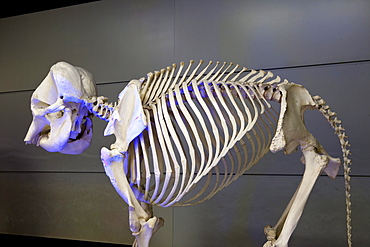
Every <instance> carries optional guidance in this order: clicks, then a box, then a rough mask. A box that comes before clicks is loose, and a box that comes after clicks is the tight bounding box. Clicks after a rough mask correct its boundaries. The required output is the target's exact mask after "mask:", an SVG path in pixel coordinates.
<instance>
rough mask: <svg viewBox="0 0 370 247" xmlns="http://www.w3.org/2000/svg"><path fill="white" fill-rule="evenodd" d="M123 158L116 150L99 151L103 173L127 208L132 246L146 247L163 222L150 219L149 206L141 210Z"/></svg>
mask: <svg viewBox="0 0 370 247" xmlns="http://www.w3.org/2000/svg"><path fill="white" fill-rule="evenodd" d="M124 158H125V157H124V155H123V154H121V153H120V152H119V151H118V150H116V149H113V150H109V149H107V148H102V150H101V160H102V162H103V164H104V169H105V172H106V174H107V176H108V177H109V178H110V181H111V183H112V185H113V186H114V188H115V189H116V191H117V192H118V194H119V195H120V196H121V197H122V198H123V199H124V200H125V201H126V203H127V204H128V206H129V224H130V230H131V232H132V235H133V236H135V239H136V240H135V242H134V245H133V246H138V247H148V246H149V241H150V239H151V236H152V235H153V234H154V233H155V232H156V231H157V230H158V229H159V228H160V227H162V226H163V224H164V220H163V219H162V218H157V217H152V215H153V213H152V211H151V207H150V206H145V207H144V208H143V207H142V206H141V205H140V203H139V201H138V200H137V198H136V197H135V194H134V192H133V191H132V189H131V187H130V184H129V182H128V181H127V177H126V174H125V172H124V167H123V164H124ZM146 211H148V212H146Z"/></svg>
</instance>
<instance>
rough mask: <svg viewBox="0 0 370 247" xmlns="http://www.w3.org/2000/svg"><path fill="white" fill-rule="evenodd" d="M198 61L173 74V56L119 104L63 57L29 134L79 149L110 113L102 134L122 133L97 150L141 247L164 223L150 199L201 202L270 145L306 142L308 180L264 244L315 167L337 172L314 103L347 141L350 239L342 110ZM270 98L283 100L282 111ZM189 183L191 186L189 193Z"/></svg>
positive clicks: (39, 93)
mask: <svg viewBox="0 0 370 247" xmlns="http://www.w3.org/2000/svg"><path fill="white" fill-rule="evenodd" d="M193 63H194V61H190V64H189V65H188V66H187V69H186V70H185V71H184V73H182V69H183V68H184V66H185V63H184V62H181V63H180V67H179V69H178V71H177V72H176V76H175V77H174V74H175V70H176V68H177V65H176V64H173V65H172V67H167V68H166V69H161V70H159V71H155V72H154V73H151V72H150V73H148V74H147V77H146V78H144V77H142V78H141V79H139V80H132V81H130V83H129V84H128V85H127V86H126V87H125V88H124V89H123V90H122V92H121V93H120V94H119V100H118V104H117V103H114V104H112V103H108V102H107V101H108V99H107V98H105V97H104V96H99V97H97V96H96V87H95V85H94V82H93V79H92V75H91V74H90V73H89V72H87V71H86V70H84V69H81V68H79V67H73V66H72V65H69V64H67V63H58V64H57V65H55V66H53V67H52V68H51V71H50V73H49V74H48V76H47V77H46V78H45V79H44V81H43V82H42V83H41V85H40V86H39V87H38V88H37V89H36V90H35V92H34V94H33V96H32V99H31V110H32V114H33V122H32V123H31V126H30V129H29V132H28V133H27V135H26V138H25V141H26V143H33V144H39V145H41V146H42V147H43V148H45V149H46V150H48V151H50V152H56V151H58V152H62V153H69V154H77V153H80V152H82V151H83V150H85V149H86V148H87V147H88V145H89V144H90V141H91V136H92V122H91V113H92V114H94V115H96V116H98V117H99V118H101V119H103V120H105V121H108V125H107V127H106V130H105V132H104V134H105V135H109V134H114V135H115V136H116V142H115V143H114V144H112V145H111V149H112V150H108V149H106V148H103V149H102V151H101V159H102V162H103V164H104V168H105V171H106V174H107V175H108V177H109V178H110V180H111V182H112V185H113V186H114V188H115V189H116V190H117V192H118V193H119V194H120V196H121V197H122V198H123V199H124V200H125V201H126V203H127V204H128V206H129V221H130V230H131V231H132V234H133V235H134V236H135V242H134V246H139V247H147V246H148V245H149V241H150V239H151V237H152V235H153V233H155V232H156V231H157V230H158V229H159V228H160V227H161V226H162V225H163V219H161V218H157V217H154V216H153V212H152V208H151V205H149V204H148V203H150V204H158V205H160V206H163V207H168V206H173V205H178V206H180V205H181V206H186V205H194V204H197V203H201V202H203V201H205V200H208V199H210V198H211V197H212V196H214V195H215V194H216V193H217V192H218V191H220V190H222V189H223V188H225V187H226V186H228V185H229V184H230V183H231V182H233V181H235V180H236V179H237V178H238V177H239V176H241V175H242V174H243V173H244V172H245V171H246V170H248V169H249V168H251V167H252V166H253V165H254V164H256V163H257V162H258V161H259V160H260V159H261V158H262V157H263V156H264V155H265V154H266V153H267V151H268V150H269V149H270V150H271V151H273V152H277V151H279V150H284V151H285V153H287V154H290V153H292V152H294V151H296V149H297V147H298V146H300V147H301V150H302V153H303V159H302V162H303V163H304V164H305V165H306V169H305V173H304V175H303V179H302V182H301V184H300V186H299V187H298V189H297V191H296V193H295V194H294V196H293V198H292V199H291V201H290V202H289V204H288V206H287V208H286V209H285V211H284V213H283V215H282V216H281V218H280V219H279V221H278V223H277V224H276V225H275V226H274V227H270V226H267V227H266V228H265V234H266V235H267V240H268V241H267V242H266V243H265V245H264V246H266V247H269V246H278V247H284V246H287V243H288V241H289V238H290V236H291V234H292V232H293V231H294V229H295V227H296V225H297V223H298V220H299V218H300V216H301V214H302V212H303V208H304V206H305V203H306V201H307V199H308V196H309V194H310V192H311V190H312V188H313V185H314V184H315V181H316V179H317V178H318V176H319V175H320V174H321V172H326V174H327V175H328V176H330V177H331V178H335V177H336V175H337V173H338V169H339V166H340V161H339V159H336V158H332V157H330V156H329V155H328V154H327V152H326V151H325V150H324V148H323V147H322V146H321V145H320V144H319V142H318V141H317V140H316V139H315V137H313V136H312V134H311V133H309V132H308V130H307V129H306V127H305V124H304V122H303V113H304V111H305V110H306V109H318V110H319V111H320V112H321V113H322V114H323V115H324V117H325V118H326V119H327V120H328V122H329V124H330V125H331V126H332V127H333V129H334V130H335V134H336V135H337V136H338V139H339V141H340V144H341V149H342V153H343V160H344V164H343V165H344V174H345V175H344V177H345V186H346V211H347V236H348V244H349V246H351V217H350V215H351V207H350V205H351V203H350V185H349V182H350V177H349V172H350V170H351V168H350V164H351V160H350V159H349V158H348V156H349V155H350V151H349V149H348V146H349V142H348V140H347V136H346V134H345V132H344V131H345V129H344V128H343V127H342V125H341V121H340V120H339V119H338V118H337V117H336V115H337V114H336V113H335V112H333V111H331V110H330V107H329V106H328V105H326V103H325V101H324V100H323V99H322V98H321V97H319V96H315V97H312V96H311V95H310V94H309V93H308V91H307V90H306V89H304V87H303V86H300V85H297V84H294V83H289V82H288V81H287V80H284V81H283V82H282V83H280V80H281V79H280V77H279V76H277V77H275V78H274V79H271V78H273V77H274V75H273V74H272V73H271V72H267V73H266V72H265V71H263V70H260V71H255V70H250V71H248V70H247V69H246V68H244V67H243V68H242V69H241V70H240V71H239V72H236V70H237V68H238V67H239V65H236V66H234V67H233V68H231V67H232V66H233V63H229V65H227V66H226V63H223V64H222V65H221V66H220V67H219V66H218V65H219V62H217V63H216V65H215V66H214V67H213V68H211V69H209V67H210V65H211V64H212V62H211V61H210V62H209V63H208V64H207V65H206V66H205V68H204V69H202V70H201V72H200V73H199V74H198V75H196V73H197V71H198V70H199V69H200V67H201V65H202V64H203V60H200V62H199V63H198V65H197V66H196V67H195V68H194V69H193V70H192V71H191V70H190V69H191V66H192V64H193ZM230 68H231V70H230ZM216 69H217V71H216ZM214 71H216V72H214ZM245 73H246V75H245ZM229 78H232V79H231V80H230V81H228V80H229ZM239 78H241V79H239ZM277 83H279V84H277ZM270 100H272V101H275V102H280V103H281V109H280V114H279V118H278V119H277V115H278V113H277V112H276V111H275V109H274V108H272V106H271V105H270V104H269V102H268V101H270ZM276 125H277V126H276ZM275 127H276V132H275V134H274V135H273V132H274V128H275ZM75 139H78V140H75ZM248 151H251V152H250V153H249V152H248ZM222 173H224V174H222ZM212 174H214V175H212ZM201 180H204V183H203V186H202V187H200V186H199V182H200V181H201ZM189 192H193V195H192V196H189V197H188V198H186V196H187V195H188V193H189Z"/></svg>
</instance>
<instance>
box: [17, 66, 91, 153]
mask: <svg viewBox="0 0 370 247" xmlns="http://www.w3.org/2000/svg"><path fill="white" fill-rule="evenodd" d="M94 96H96V87H95V84H94V79H93V78H92V75H91V74H90V73H89V72H87V71H86V70H84V69H82V68H79V67H74V66H72V65H70V64H68V63H66V62H59V63H57V64H55V65H54V66H52V67H51V69H50V72H49V73H48V75H47V76H46V78H45V79H44V80H43V81H42V83H41V84H40V86H39V87H38V88H37V89H36V90H35V92H34V93H33V94H32V98H31V110H32V114H33V121H32V123H31V126H30V128H29V130H28V133H27V135H26V137H25V139H24V141H25V142H26V144H29V143H32V144H38V145H40V146H41V147H43V148H44V149H45V150H47V151H49V152H61V153H67V154H79V153H82V152H83V151H84V150H85V149H86V148H87V147H89V146H90V143H91V138H92V121H91V117H92V116H91V115H90V113H89V111H88V110H87V108H86V106H85V104H84V101H85V100H87V99H89V98H92V97H94Z"/></svg>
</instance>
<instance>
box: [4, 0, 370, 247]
mask: <svg viewBox="0 0 370 247" xmlns="http://www.w3.org/2000/svg"><path fill="white" fill-rule="evenodd" d="M369 9H370V2H369V1H244V0H235V1H185V0H184V1H181V0H174V1H101V2H94V3H90V4H83V5H78V6H73V7H66V8H61V9H56V10H50V11H45V12H39V13H34V14H28V15H22V16H17V17H10V18H4V19H0V33H1V34H2V35H1V39H0V103H1V106H2V107H0V116H2V117H1V118H0V126H1V130H0V142H1V143H0V159H1V164H0V198H1V199H0V232H1V233H14V234H25V235H35V236H49V237H56V238H69V239H82V240H91V241H105V242H115V243H126V244H128V243H132V241H133V237H132V236H131V235H130V232H129V229H128V221H127V220H128V219H127V218H128V216H127V206H126V204H125V203H124V201H123V200H121V199H120V197H119V196H118V194H117V193H116V192H115V191H114V189H113V187H112V186H111V184H110V182H109V179H108V178H107V177H106V175H105V173H104V171H103V168H102V165H101V161H100V158H99V156H100V148H101V147H102V146H108V147H109V145H110V143H112V142H113V141H114V138H112V137H103V130H104V127H105V123H103V122H102V121H100V120H98V119H95V120H94V124H95V125H94V139H93V144H92V146H91V147H90V148H89V149H88V150H87V151H86V152H85V153H83V154H81V155H78V156H67V155H62V154H54V153H47V152H46V151H44V150H42V149H41V148H39V147H36V146H25V145H24V144H23V142H22V141H23V138H24V136H25V134H26V132H27V129H28V126H29V123H30V122H31V119H32V116H31V113H30V110H29V99H30V97H31V94H32V90H34V89H35V88H36V87H37V86H38V84H39V83H40V82H41V81H42V79H43V78H44V77H45V75H46V74H47V72H48V69H49V68H50V66H51V65H52V64H54V63H56V62H57V61H60V60H64V61H68V62H70V63H72V64H74V65H78V66H81V67H83V68H86V69H88V70H89V71H91V72H92V73H93V74H94V76H95V79H96V81H97V83H98V90H99V94H100V95H105V96H108V97H109V98H110V99H111V101H114V100H115V99H116V97H117V95H118V93H119V92H120V90H121V89H122V88H123V87H124V85H125V83H124V82H127V81H129V80H130V79H132V78H140V77H142V76H145V75H146V73H147V72H149V71H153V70H158V69H160V68H162V67H165V66H167V65H170V64H172V63H173V62H179V61H182V60H185V61H187V60H190V59H194V60H199V59H204V60H210V59H211V60H220V61H233V62H235V63H239V64H241V65H243V66H247V67H250V68H256V69H272V70H273V72H274V73H275V74H277V75H280V76H281V77H282V78H287V79H288V80H290V81H293V82H296V83H299V84H302V85H304V86H305V87H306V88H308V89H309V91H310V92H311V93H312V95H316V94H319V95H321V96H322V97H323V98H324V99H326V101H327V102H328V104H329V105H330V106H331V107H332V109H333V110H334V111H336V112H337V113H338V115H339V118H341V119H342V120H343V125H344V126H345V127H346V129H347V134H348V136H349V140H350V142H351V144H352V152H353V155H352V158H353V172H352V175H353V178H352V188H353V192H352V200H353V219H352V220H353V227H354V229H353V242H354V244H355V246H365V245H366V243H368V241H369V239H370V236H369V233H368V230H367V229H369V228H370V223H369V216H370V214H369V212H370V206H369V205H370V199H369V198H370V191H369V188H368V184H369V182H370V178H369V176H370V169H369V168H368V162H367V161H368V160H370V152H369V151H368V148H369V147H370V141H369V139H370V131H369V128H368V125H369V123H370V121H369V120H370V110H369V107H368V106H369V104H368V92H369V90H370V86H369V85H370V84H369V79H370V47H369V44H370V24H369V23H370V14H369ZM112 82H117V83H112ZM307 121H308V125H309V128H310V129H312V130H313V132H314V133H315V134H316V136H317V137H318V139H319V140H320V141H321V142H322V143H323V145H324V146H325V147H326V149H327V150H328V152H329V153H330V154H331V155H332V156H337V157H340V155H341V154H340V148H339V144H338V141H337V140H336V138H335V137H334V136H333V131H332V130H331V129H330V128H329V127H328V125H327V124H326V123H325V121H324V120H323V119H322V118H320V117H319V116H318V115H315V114H309V115H308V116H307ZM299 158H300V155H299V154H294V155H291V156H285V155H284V154H282V153H278V154H268V155H267V156H266V157H265V158H264V159H263V160H262V161H261V162H260V163H259V164H257V165H256V166H255V167H253V168H252V169H251V170H250V171H248V172H247V173H246V174H245V175H244V176H242V177H241V178H239V179H238V180H237V181H236V182H235V183H233V184H232V185H230V186H229V187H228V188H226V189H224V190H223V191H221V192H220V193H219V194H217V195H216V196H215V197H214V198H213V199H211V200H209V201H206V202H204V203H202V204H200V205H197V206H193V207H186V208H167V209H162V208H158V207H156V208H155V212H156V215H158V216H162V217H164V218H165V220H166V225H165V227H164V228H162V229H161V230H160V231H159V232H158V233H157V234H155V235H154V238H153V246H176V247H177V246H262V245H263V243H264V242H265V237H264V235H263V227H264V226H265V225H267V224H271V225H272V224H275V222H276V221H277V220H278V218H279V216H280V214H281V213H282V212H283V209H284V207H285V206H286V204H287V203H288V201H289V199H290V197H291V196H292V194H293V192H294V190H295V188H296V187H297V186H298V184H299V180H300V174H302V172H303V165H302V164H301V163H300V162H299ZM342 173H343V172H342V171H341V172H340V174H342ZM290 243H291V246H336V247H337V246H346V229H345V203H344V181H343V177H342V176H339V177H338V178H337V179H336V180H331V179H330V178H328V177H326V176H322V177H321V178H320V179H319V181H318V183H317V185H316V187H315V189H314V191H313V193H312V195H311V197H310V199H309V201H308V203H307V207H306V210H305V211H304V214H303V216H302V219H301V221H300V223H299V225H298V227H297V229H296V231H295V232H294V234H293V237H292V239H291V242H290Z"/></svg>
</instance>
